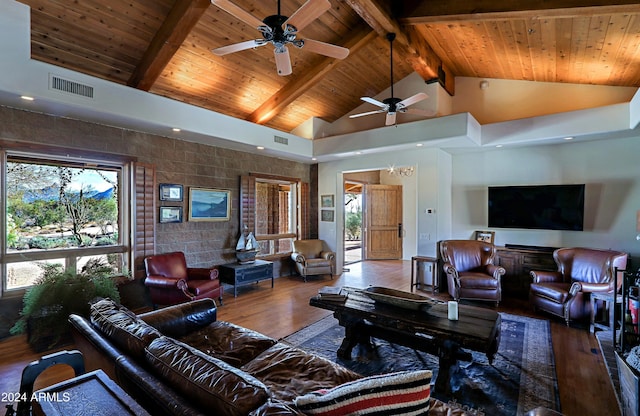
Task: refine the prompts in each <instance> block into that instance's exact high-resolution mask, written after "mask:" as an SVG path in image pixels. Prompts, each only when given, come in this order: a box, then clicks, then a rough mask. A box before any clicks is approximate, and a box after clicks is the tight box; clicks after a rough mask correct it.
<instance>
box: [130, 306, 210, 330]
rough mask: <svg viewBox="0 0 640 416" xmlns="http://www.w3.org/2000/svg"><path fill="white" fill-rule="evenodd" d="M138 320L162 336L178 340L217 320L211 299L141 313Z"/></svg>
mask: <svg viewBox="0 0 640 416" xmlns="http://www.w3.org/2000/svg"><path fill="white" fill-rule="evenodd" d="M139 317H140V319H142V320H143V321H145V322H146V323H148V324H149V325H151V326H153V327H154V328H156V329H157V330H158V331H160V332H161V333H163V334H164V335H167V336H170V337H174V338H179V337H182V336H184V335H186V334H189V333H191V332H193V331H196V330H198V329H200V328H204V327H205V326H207V325H209V324H211V323H213V322H215V321H216V320H217V309H216V303H215V301H214V300H213V299H208V298H206V299H199V300H195V301H192V302H187V303H181V304H178V305H173V306H169V307H167V308H163V309H158V310H155V311H151V312H147V313H143V314H141V315H139Z"/></svg>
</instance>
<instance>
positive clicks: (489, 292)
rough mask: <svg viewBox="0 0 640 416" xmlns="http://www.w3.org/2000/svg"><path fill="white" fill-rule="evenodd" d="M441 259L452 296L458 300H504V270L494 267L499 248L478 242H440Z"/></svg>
mask: <svg viewBox="0 0 640 416" xmlns="http://www.w3.org/2000/svg"><path fill="white" fill-rule="evenodd" d="M440 255H441V257H442V261H443V262H444V265H443V269H444V272H445V273H446V275H447V285H448V290H449V294H450V295H451V296H452V297H453V298H454V299H455V300H460V299H471V300H489V301H493V302H495V303H496V306H497V305H498V303H499V302H500V300H502V283H501V281H500V279H501V277H502V275H504V274H505V273H506V270H505V269H504V268H503V267H500V266H496V265H494V264H493V259H494V257H495V246H494V245H493V244H491V243H487V242H484V241H477V240H445V241H441V242H440Z"/></svg>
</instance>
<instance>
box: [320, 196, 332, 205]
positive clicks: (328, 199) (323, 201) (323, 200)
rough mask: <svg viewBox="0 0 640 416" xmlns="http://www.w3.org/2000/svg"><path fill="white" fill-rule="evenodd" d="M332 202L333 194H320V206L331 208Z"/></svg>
mask: <svg viewBox="0 0 640 416" xmlns="http://www.w3.org/2000/svg"><path fill="white" fill-rule="evenodd" d="M334 204H335V202H334V200H333V195H322V196H320V206H322V208H333V207H334Z"/></svg>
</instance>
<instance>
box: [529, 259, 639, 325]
mask: <svg viewBox="0 0 640 416" xmlns="http://www.w3.org/2000/svg"><path fill="white" fill-rule="evenodd" d="M553 259H554V260H555V262H556V264H557V265H558V270H557V271H536V270H532V271H531V272H530V274H531V277H532V279H533V282H532V283H531V289H530V290H529V301H530V302H531V304H532V305H533V308H534V310H543V311H545V312H549V313H551V314H553V315H557V316H559V317H561V318H564V320H565V321H566V323H567V325H569V323H570V322H571V321H572V320H580V319H585V318H587V317H589V316H590V315H591V303H590V293H592V292H613V291H614V287H613V273H614V268H615V267H617V268H619V269H624V268H625V267H626V265H627V254H626V253H622V252H619V251H612V250H598V249H593V248H581V247H576V248H559V249H557V250H555V251H554V252H553ZM621 283H622V279H619V280H618V287H617V288H616V291H617V290H619V289H620V285H621Z"/></svg>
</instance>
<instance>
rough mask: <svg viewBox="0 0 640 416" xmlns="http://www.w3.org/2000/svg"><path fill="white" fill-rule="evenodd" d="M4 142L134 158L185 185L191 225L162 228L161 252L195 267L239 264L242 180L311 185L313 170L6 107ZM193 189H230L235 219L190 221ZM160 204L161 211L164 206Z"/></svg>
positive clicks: (0, 120)
mask: <svg viewBox="0 0 640 416" xmlns="http://www.w3.org/2000/svg"><path fill="white" fill-rule="evenodd" d="M0 140H16V141H20V142H25V143H41V144H46V145H52V146H62V147H67V148H74V149H78V150H80V151H82V150H85V151H99V152H108V153H115V154H118V155H126V156H134V157H137V159H138V161H139V162H144V163H150V164H153V165H155V167H156V177H157V183H175V184H182V185H183V186H184V189H185V192H184V196H185V198H184V202H183V203H182V206H183V211H184V219H185V221H183V222H182V223H178V224H175V223H170V224H159V223H158V224H156V252H158V253H166V252H170V251H184V252H185V253H186V254H187V263H188V265H189V266H190V267H207V266H211V265H216V264H223V263H228V262H231V261H235V257H234V250H235V244H236V240H237V237H238V235H239V225H238V222H239V212H238V195H239V186H240V180H239V177H240V175H243V174H248V173H249V172H259V173H265V174H272V175H282V176H289V177H296V178H301V179H302V180H303V181H306V182H309V181H310V175H311V168H310V165H306V164H302V163H296V162H291V161H287V160H282V159H276V158H272V157H266V156H264V155H260V154H251V153H245V152H240V151H235V150H229V149H224V148H220V147H214V146H207V145H203V144H198V143H190V142H185V141H181V140H175V139H171V138H167V137H161V136H156V135H151V134H146V133H140V132H136V131H131V130H125V129H120V128H114V127H109V126H103V125H98V124H93V123H88V122H84V121H78V120H72V119H66V118H61V117H53V116H48V115H44V114H39V113H33V112H27V111H22V110H16V109H12V108H8V107H2V106H0ZM192 186H194V187H204V188H222V189H230V190H231V197H232V209H231V220H230V221H223V222H189V221H186V219H187V213H188V195H189V194H188V188H189V187H192ZM156 204H157V206H160V201H156ZM166 205H180V203H167V204H166ZM313 210H314V209H313V208H312V211H313ZM156 215H157V213H156ZM311 226H312V230H313V231H312V232H314V233H317V224H311Z"/></svg>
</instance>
